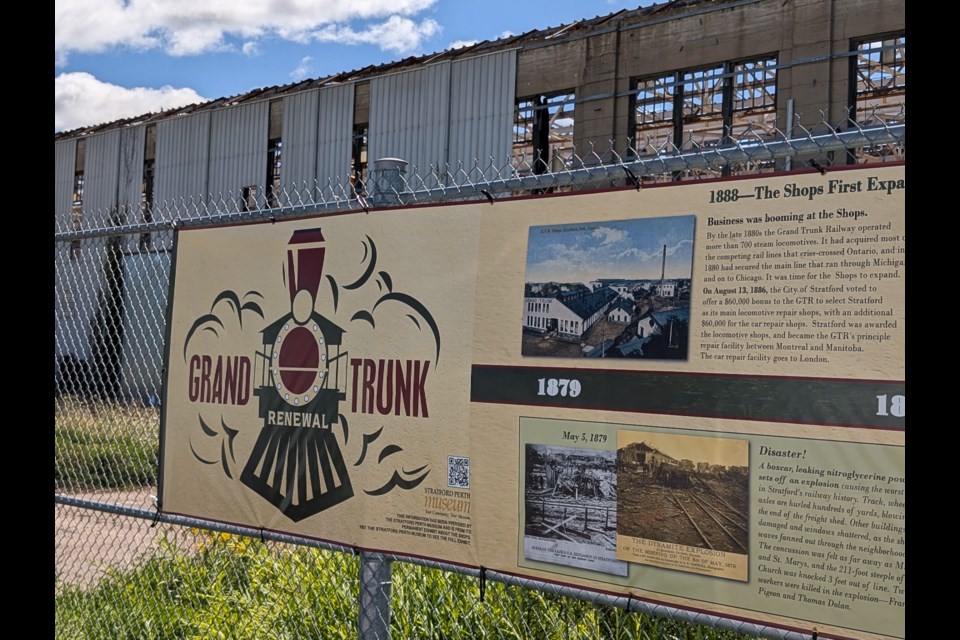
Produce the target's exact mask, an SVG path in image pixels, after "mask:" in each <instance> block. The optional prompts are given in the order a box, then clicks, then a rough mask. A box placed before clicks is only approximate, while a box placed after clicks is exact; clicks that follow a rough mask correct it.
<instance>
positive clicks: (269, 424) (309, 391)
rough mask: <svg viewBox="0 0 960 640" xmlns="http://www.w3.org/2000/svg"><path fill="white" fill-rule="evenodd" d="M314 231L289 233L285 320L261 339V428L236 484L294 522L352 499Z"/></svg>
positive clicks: (331, 329) (336, 361)
mask: <svg viewBox="0 0 960 640" xmlns="http://www.w3.org/2000/svg"><path fill="white" fill-rule="evenodd" d="M323 242H324V238H323V234H322V233H321V232H320V229H302V230H299V231H295V232H294V233H293V236H291V238H290V241H289V242H288V243H287V279H288V281H289V289H290V313H289V314H287V315H285V316H284V317H282V318H280V319H279V320H277V321H276V322H274V323H273V324H271V325H269V326H267V327H266V328H265V329H264V330H263V332H262V334H263V354H262V356H263V358H264V361H263V367H262V376H263V377H262V380H261V386H260V387H259V388H258V389H256V390H255V391H254V394H255V395H257V396H258V397H259V399H260V417H262V418H263V421H264V424H263V428H262V429H261V430H260V435H259V437H258V438H257V442H256V444H255V445H254V447H253V453H251V455H250V459H249V460H248V461H247V464H246V466H245V467H244V470H243V474H242V475H241V476H240V481H241V482H242V483H243V484H245V485H246V486H248V487H250V488H251V489H253V490H254V491H256V492H257V493H258V494H259V495H261V496H262V497H264V498H266V499H267V500H268V501H270V503H271V504H273V505H274V506H275V507H277V509H279V510H280V511H281V513H283V514H284V515H286V516H287V517H288V518H290V519H291V520H293V521H295V522H296V521H299V520H302V519H304V518H307V517H309V516H312V515H314V514H317V513H320V512H321V511H323V510H324V509H329V508H330V507H332V506H334V505H336V504H339V503H341V502H343V501H344V500H347V499H349V498H351V497H352V496H353V487H352V486H351V483H350V477H349V476H348V474H347V466H346V464H345V462H344V460H343V453H342V452H341V450H340V444H339V443H338V442H337V438H336V436H335V435H334V433H333V431H332V430H331V425H333V424H336V423H337V422H338V421H339V420H340V402H341V401H342V400H345V399H346V393H345V392H343V391H340V389H339V381H340V375H339V373H340V359H341V357H343V356H346V353H344V354H342V355H341V353H340V346H341V344H342V339H343V329H341V328H340V327H338V326H337V325H335V324H334V323H333V322H331V321H330V320H328V319H327V318H325V317H323V316H322V315H320V314H319V313H317V312H316V310H315V308H314V307H315V304H316V299H317V293H318V292H319V288H320V279H321V277H322V275H323V259H324V253H325V251H326V250H325V249H324V247H323Z"/></svg>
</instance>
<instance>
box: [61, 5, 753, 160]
mask: <svg viewBox="0 0 960 640" xmlns="http://www.w3.org/2000/svg"><path fill="white" fill-rule="evenodd" d="M738 2H739V0H669V1H668V2H662V3H660V4H652V5H650V6H649V7H638V8H636V9H622V10H620V11H617V12H615V13H610V14H607V15H604V16H596V17H594V18H587V19H584V20H579V21H577V22H571V23H570V24H566V25H564V24H561V25H558V26H556V27H547V28H545V29H533V30H531V31H527V32H526V33H522V34H519V35H515V36H509V37H506V38H499V39H497V40H484V41H483V42H478V43H476V44H474V45H472V46H467V47H459V48H456V49H446V50H443V51H439V52H434V53H429V54H425V55H420V56H411V57H408V58H404V59H402V60H397V61H394V62H387V63H384V64H380V65H368V66H366V67H361V68H359V69H353V70H351V71H344V72H342V73H337V74H333V75H330V76H326V77H322V78H310V79H306V80H302V81H300V82H294V83H291V84H285V85H276V86H272V87H261V88H258V89H252V90H251V91H248V92H246V93H241V94H237V95H235V96H229V97H222V98H216V99H213V100H209V101H207V102H199V103H195V104H191V105H186V106H183V107H177V108H176V109H168V110H166V111H160V112H157V113H145V114H142V115H138V116H133V117H131V118H124V119H121V120H114V121H112V122H106V123H102V124H96V125H91V126H88V127H80V128H77V129H72V130H70V131H61V132H57V133H54V141H57V140H67V139H71V138H78V137H81V136H84V135H89V134H93V133H100V132H102V131H108V130H111V129H119V128H123V127H130V126H134V125H138V124H147V123H153V122H158V121H160V120H166V119H170V118H176V117H178V116H183V115H189V114H192V113H197V112H202V111H208V110H211V109H217V108H220V107H230V106H234V105H238V104H243V103H245V102H253V101H256V100H265V99H270V98H279V97H283V96H286V95H290V94H293V93H298V92H301V91H307V90H309V89H317V88H320V87H325V86H332V85H337V84H343V83H345V82H354V81H362V80H369V79H370V78H373V77H375V76H381V75H385V74H387V73H392V72H395V71H401V70H406V69H410V68H415V67H419V66H424V65H427V64H430V63H434V62H442V61H445V60H457V59H460V58H470V57H473V56H477V55H482V54H485V53H493V52H496V51H504V50H508V49H514V48H537V47H541V46H547V45H552V44H558V43H560V42H566V41H571V40H578V39H580V38H585V37H588V36H594V35H599V34H602V33H606V32H609V31H616V30H618V29H619V30H621V31H623V30H627V29H632V28H635V27H642V26H645V25H647V24H650V23H651V22H660V21H662V20H669V19H672V18H676V17H679V16H680V15H683V14H686V13H690V12H689V11H686V9H688V8H690V7H697V8H699V7H700V5H703V6H704V8H707V9H709V8H712V7H720V6H723V5H725V4H737V3H738Z"/></svg>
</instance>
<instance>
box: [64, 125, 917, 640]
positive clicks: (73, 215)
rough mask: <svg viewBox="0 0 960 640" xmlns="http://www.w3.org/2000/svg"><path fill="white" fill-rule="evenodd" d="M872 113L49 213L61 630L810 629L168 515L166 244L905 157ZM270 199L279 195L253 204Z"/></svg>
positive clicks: (520, 632)
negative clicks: (255, 227)
mask: <svg viewBox="0 0 960 640" xmlns="http://www.w3.org/2000/svg"><path fill="white" fill-rule="evenodd" d="M861 121H862V119H861ZM877 121H879V122H880V123H879V124H876V125H872V126H869V127H864V126H861V125H858V124H857V123H856V122H853V121H848V122H844V123H841V124H840V125H839V126H838V125H836V124H830V123H828V122H826V121H825V120H821V122H820V123H819V124H818V125H816V126H813V127H807V128H804V127H801V126H799V125H795V126H794V127H793V128H792V132H791V135H790V136H788V135H786V134H784V133H782V132H780V131H776V130H774V131H772V132H771V131H769V130H765V131H764V132H763V134H762V135H760V134H757V135H747V136H746V137H743V138H741V139H739V140H737V141H735V142H732V143H730V144H727V145H724V146H718V147H710V148H704V147H696V146H695V145H681V146H680V147H671V148H669V149H659V150H658V151H656V152H654V153H649V154H640V153H638V152H636V151H635V150H634V148H636V147H639V146H641V145H634V144H632V143H631V144H627V145H624V147H623V148H624V152H623V153H619V154H618V153H614V152H610V151H607V152H605V153H604V154H603V157H601V155H600V154H598V153H596V152H595V151H594V150H593V149H589V150H574V152H573V153H571V154H569V155H568V156H566V157H565V158H563V159H562V162H559V163H557V162H551V163H550V167H549V168H550V169H551V170H545V169H547V167H535V166H532V165H531V164H530V163H528V162H527V161H526V160H525V158H524V157H523V156H522V155H521V156H518V157H515V158H511V159H508V160H506V161H505V162H504V163H503V165H502V166H501V165H499V164H498V163H496V162H494V161H493V160H490V161H488V162H482V161H477V162H475V163H474V164H472V165H471V166H469V167H468V166H457V167H426V168H423V167H407V166H405V163H403V162H397V161H386V162H381V163H379V164H378V163H374V166H373V167H372V168H371V171H370V177H369V179H368V180H367V184H360V183H354V184H351V182H350V181H349V180H348V179H344V180H343V182H342V183H338V184H332V183H330V184H312V185H304V186H303V188H302V189H299V190H294V191H284V192H282V193H278V194H272V195H273V196H274V197H273V198H271V199H268V198H266V197H265V194H263V193H261V194H257V197H251V198H240V199H237V200H232V199H230V198H225V197H223V196H222V195H219V194H217V195H213V196H207V195H205V196H197V197H195V198H190V197H185V198H183V199H180V200H177V201H176V202H154V203H150V204H149V206H146V205H143V206H140V207H138V208H136V209H112V210H110V211H85V210H82V209H78V208H75V209H74V210H73V211H63V212H61V211H57V212H56V215H57V225H58V226H57V230H56V233H55V245H54V261H55V265H56V266H55V270H56V284H55V287H56V313H57V316H56V327H55V340H56V354H57V355H56V379H55V403H56V413H55V415H56V419H55V432H56V436H55V459H56V467H55V481H56V489H55V499H54V509H55V531H56V533H55V539H56V578H55V581H56V588H55V598H56V636H57V637H58V638H71V639H73V638H137V639H139V638H341V637H342V638H355V637H358V636H359V637H360V638H364V639H368V638H376V639H381V638H387V637H394V638H476V637H491V638H564V639H569V638H701V637H708V638H741V637H754V636H762V637H773V638H792V637H796V638H800V637H810V636H809V634H801V633H796V632H788V631H785V630H783V629H779V628H773V627H761V626H758V625H756V624H752V623H746V622H742V621H738V620H734V619H728V618H722V617H718V616H713V615H707V614H703V613H696V612H691V611H685V610H679V609H674V608H670V607H666V606H662V605H656V604H652V603H649V602H646V601H642V600H639V599H634V598H623V597H617V596H611V595H609V594H600V593H596V592H591V591H587V590H583V589H576V588H571V587H560V586H557V585H553V584H546V583H541V582H537V581H534V580H529V579H523V578H518V577H516V576H512V575H506V574H499V573H496V572H493V571H487V570H483V569H471V568H464V567H459V566H452V565H445V564H442V563H436V562H429V561H424V560H421V559H416V558H409V557H402V556H386V555H382V554H373V553H367V552H361V551H360V550H357V549H352V548H349V547H342V546H337V545H331V544H324V543H319V542H317V541H315V540H310V539H304V538H298V537H295V536H289V535H280V534H275V533H266V532H263V531H256V530H250V529H245V528H243V527H233V526H226V525H223V524H220V523H214V522H208V521H202V520H196V519H190V518H184V517H178V516H171V515H168V514H163V513H161V512H160V511H159V510H158V509H157V508H156V493H157V489H156V486H157V476H158V466H159V465H158V450H159V423H160V414H159V399H160V388H161V387H160V380H161V377H162V354H163V350H164V336H165V332H166V320H165V318H166V303H167V290H168V285H169V277H170V263H171V260H170V250H171V248H172V245H173V235H174V230H175V229H176V228H177V227H179V226H189V225H194V224H218V223H235V222H237V221H240V220H245V219H281V218H293V217H299V216H313V215H318V214H323V213H325V212H331V211H342V210H357V209H371V208H376V207H383V206H387V205H389V206H396V205H413V204H420V203H427V202H453V201H464V200H481V201H482V200H483V199H489V200H495V199H497V198H503V197H509V196H513V195H522V194H538V193H545V192H556V191H569V190H578V191H584V190H596V189H604V188H610V187H622V186H625V185H628V186H633V187H635V188H637V189H641V188H643V186H644V185H645V184H647V183H649V182H662V181H668V180H671V181H672V180H697V179H703V178H713V177H719V176H727V175H755V174H758V173H772V172H779V171H784V170H790V169H794V170H796V169H800V168H809V167H813V168H816V169H818V170H820V171H829V170H830V169H831V168H834V167H837V166H840V165H848V164H860V163H869V162H885V161H894V160H903V159H904V148H905V147H904V141H905V124H904V118H903V114H902V112H901V114H900V116H899V117H896V118H884V119H874V122H877ZM798 122H799V119H798ZM616 147H617V145H615V144H613V143H610V144H609V145H605V148H607V149H613V148H616ZM684 147H690V148H684ZM558 166H559V167H562V169H558V168H557V167H558ZM258 202H259V203H261V206H259V207H258V206H257V203H258ZM268 202H269V203H270V204H273V205H275V206H272V207H266V206H263V205H264V203H268Z"/></svg>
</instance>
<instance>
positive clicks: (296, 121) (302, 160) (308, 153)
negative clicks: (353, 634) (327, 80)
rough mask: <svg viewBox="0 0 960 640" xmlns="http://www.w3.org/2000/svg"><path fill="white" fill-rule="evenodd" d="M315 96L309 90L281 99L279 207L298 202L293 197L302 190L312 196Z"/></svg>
mask: <svg viewBox="0 0 960 640" xmlns="http://www.w3.org/2000/svg"><path fill="white" fill-rule="evenodd" d="M318 93H319V92H318V90H316V89H312V90H310V91H304V92H303V93H296V94H294V95H292V96H287V97H285V98H284V99H283V138H282V139H283V152H282V155H281V162H282V163H283V164H282V165H281V167H280V186H281V190H282V192H283V193H285V194H287V197H282V200H281V204H289V203H296V202H298V199H297V196H296V194H297V193H299V192H302V191H304V190H306V192H307V193H312V191H311V190H312V189H313V179H314V176H316V171H317V94H318ZM304 197H306V194H305V196H304Z"/></svg>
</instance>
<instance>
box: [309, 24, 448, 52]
mask: <svg viewBox="0 0 960 640" xmlns="http://www.w3.org/2000/svg"><path fill="white" fill-rule="evenodd" d="M438 33H440V25H439V24H437V22H436V21H435V20H431V19H430V18H427V19H426V20H424V21H422V22H421V23H420V24H417V23H416V22H414V21H413V20H409V19H407V18H401V17H400V16H390V18H389V19H388V20H387V21H386V22H382V23H380V24H374V25H370V26H368V27H367V28H366V29H363V30H361V31H356V30H354V29H353V28H352V27H346V26H342V25H328V26H326V27H324V28H322V29H318V30H316V31H314V32H313V33H311V34H310V35H309V38H310V39H311V40H315V41H317V42H337V43H339V44H376V45H379V46H380V48H381V49H383V50H384V51H393V52H395V53H409V52H411V51H415V50H417V49H418V48H420V45H421V43H422V42H423V41H424V40H426V39H428V38H430V37H432V36H434V35H436V34H438Z"/></svg>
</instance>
